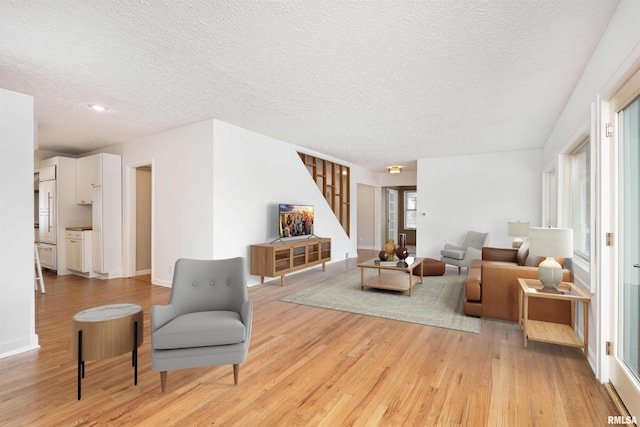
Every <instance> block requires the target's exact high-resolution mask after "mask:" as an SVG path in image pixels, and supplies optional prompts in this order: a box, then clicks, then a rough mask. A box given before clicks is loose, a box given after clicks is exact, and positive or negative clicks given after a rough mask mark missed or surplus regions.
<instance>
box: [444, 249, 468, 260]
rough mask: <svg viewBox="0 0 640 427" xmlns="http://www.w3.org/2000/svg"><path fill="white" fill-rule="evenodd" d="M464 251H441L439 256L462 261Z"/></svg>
mask: <svg viewBox="0 0 640 427" xmlns="http://www.w3.org/2000/svg"><path fill="white" fill-rule="evenodd" d="M465 253H466V251H464V250H460V249H443V250H441V251H440V255H442V256H445V257H447V258H453V259H464V254H465Z"/></svg>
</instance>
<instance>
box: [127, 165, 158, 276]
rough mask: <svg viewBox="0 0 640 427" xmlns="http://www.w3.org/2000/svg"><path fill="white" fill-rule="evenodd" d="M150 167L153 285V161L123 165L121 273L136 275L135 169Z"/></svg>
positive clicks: (152, 267) (152, 270) (152, 273)
mask: <svg viewBox="0 0 640 427" xmlns="http://www.w3.org/2000/svg"><path fill="white" fill-rule="evenodd" d="M142 166H150V167H151V282H152V283H154V279H155V273H154V246H155V245H154V236H155V231H154V230H155V226H154V224H155V221H154V218H155V167H154V165H153V159H149V160H139V161H136V162H130V163H127V164H125V165H124V177H123V178H124V179H123V185H122V189H123V204H122V211H123V212H122V215H123V223H122V228H123V230H122V232H123V253H122V256H123V271H124V277H135V275H136V169H137V168H139V167H142Z"/></svg>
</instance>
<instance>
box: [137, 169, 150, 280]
mask: <svg viewBox="0 0 640 427" xmlns="http://www.w3.org/2000/svg"><path fill="white" fill-rule="evenodd" d="M151 183H152V181H151V165H145V166H140V167H137V168H136V197H135V200H136V226H135V229H136V232H135V235H136V238H135V247H136V250H135V253H136V260H135V272H136V276H142V275H150V274H151Z"/></svg>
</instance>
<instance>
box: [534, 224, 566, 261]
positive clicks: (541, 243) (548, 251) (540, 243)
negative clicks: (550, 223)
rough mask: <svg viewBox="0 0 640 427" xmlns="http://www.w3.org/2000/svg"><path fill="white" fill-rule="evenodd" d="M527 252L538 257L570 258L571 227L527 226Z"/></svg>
mask: <svg viewBox="0 0 640 427" xmlns="http://www.w3.org/2000/svg"><path fill="white" fill-rule="evenodd" d="M529 253H530V254H531V255H534V256H540V257H552V258H571V257H572V256H573V229H572V228H545V227H531V228H529Z"/></svg>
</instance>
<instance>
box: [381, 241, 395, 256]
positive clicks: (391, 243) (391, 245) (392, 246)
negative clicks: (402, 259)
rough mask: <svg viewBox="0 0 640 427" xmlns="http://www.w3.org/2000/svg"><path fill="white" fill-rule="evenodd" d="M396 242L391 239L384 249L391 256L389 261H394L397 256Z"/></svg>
mask: <svg viewBox="0 0 640 427" xmlns="http://www.w3.org/2000/svg"><path fill="white" fill-rule="evenodd" d="M396 247H397V246H396V242H394V241H393V239H389V240H388V241H387V244H386V245H385V247H384V250H385V251H387V254H389V259H393V258H394V257H395V256H396Z"/></svg>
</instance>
